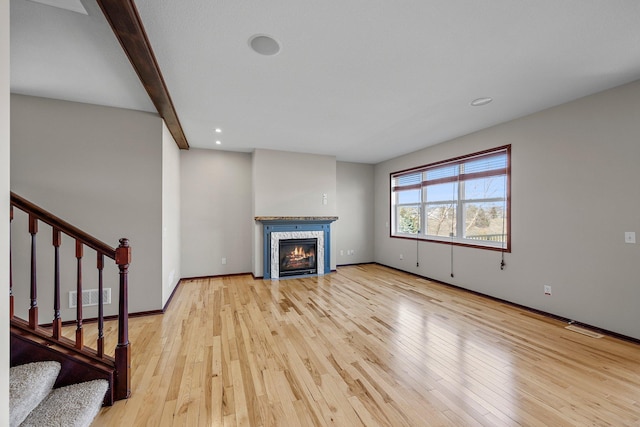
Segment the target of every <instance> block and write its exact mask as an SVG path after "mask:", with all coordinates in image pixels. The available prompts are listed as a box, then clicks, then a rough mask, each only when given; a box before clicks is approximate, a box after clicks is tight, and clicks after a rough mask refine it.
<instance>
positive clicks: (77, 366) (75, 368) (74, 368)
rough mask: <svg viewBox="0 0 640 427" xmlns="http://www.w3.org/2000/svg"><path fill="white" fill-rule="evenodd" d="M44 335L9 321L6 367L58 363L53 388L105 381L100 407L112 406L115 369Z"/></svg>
mask: <svg viewBox="0 0 640 427" xmlns="http://www.w3.org/2000/svg"><path fill="white" fill-rule="evenodd" d="M46 335H47V334H46V332H43V331H38V330H36V331H33V330H31V329H29V328H28V326H24V325H22V324H21V322H19V321H16V320H12V321H11V343H10V349H11V355H10V366H17V365H23V364H25V363H32V362H41V361H46V360H53V361H56V362H59V363H60V365H61V366H62V368H61V370H60V374H59V375H58V378H57V380H56V383H55V385H54V387H55V388H58V387H64V386H67V385H71V384H75V383H80V382H85V381H90V380H97V379H104V380H107V381H108V383H109V389H108V390H107V393H106V394H105V397H104V402H103V404H104V405H105V406H111V405H113V402H114V389H115V387H114V381H115V379H114V378H115V366H111V365H110V364H109V363H108V361H104V360H101V359H99V358H97V357H92V356H91V355H90V354H87V353H85V352H81V351H78V350H77V349H75V348H73V347H72V346H65V345H63V344H61V343H60V342H57V341H55V340H54V339H53V338H51V337H47V336H46Z"/></svg>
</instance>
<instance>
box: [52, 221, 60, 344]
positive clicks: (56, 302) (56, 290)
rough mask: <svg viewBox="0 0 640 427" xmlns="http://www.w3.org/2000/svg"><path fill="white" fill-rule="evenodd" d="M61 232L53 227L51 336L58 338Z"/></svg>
mask: <svg viewBox="0 0 640 427" xmlns="http://www.w3.org/2000/svg"><path fill="white" fill-rule="evenodd" d="M61 244H62V233H61V232H60V230H59V229H57V228H55V227H53V248H54V261H53V267H54V272H53V274H54V277H53V322H52V323H53V324H52V327H53V337H54V338H55V339H59V338H60V336H61V334H62V318H61V317H60V245H61Z"/></svg>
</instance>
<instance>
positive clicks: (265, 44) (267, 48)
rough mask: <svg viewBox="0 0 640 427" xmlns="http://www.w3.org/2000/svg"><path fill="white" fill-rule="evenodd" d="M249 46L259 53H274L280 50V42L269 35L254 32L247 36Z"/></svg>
mask: <svg viewBox="0 0 640 427" xmlns="http://www.w3.org/2000/svg"><path fill="white" fill-rule="evenodd" d="M249 46H250V47H251V49H253V50H254V51H255V52H257V53H259V54H260V55H267V56H271V55H275V54H277V53H278V52H280V44H279V43H278V42H277V41H276V39H274V38H273V37H271V36H267V35H265V34H255V35H253V36H251V37H249Z"/></svg>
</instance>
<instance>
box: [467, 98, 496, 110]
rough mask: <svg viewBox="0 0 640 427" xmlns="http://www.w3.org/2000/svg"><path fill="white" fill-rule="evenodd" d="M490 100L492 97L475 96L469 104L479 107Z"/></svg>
mask: <svg viewBox="0 0 640 427" xmlns="http://www.w3.org/2000/svg"><path fill="white" fill-rule="evenodd" d="M491 101H493V98H489V97H488V96H487V97H484V98H476V99H474V100H473V101H471V106H472V107H480V106H482V105H487V104H488V103H490V102H491Z"/></svg>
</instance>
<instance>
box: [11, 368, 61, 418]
mask: <svg viewBox="0 0 640 427" xmlns="http://www.w3.org/2000/svg"><path fill="white" fill-rule="evenodd" d="M59 372H60V364H59V363H58V362H36V363H27V364H25V365H20V366H14V367H13V368H11V369H10V370H9V400H10V407H11V410H10V413H9V425H10V426H11V427H16V426H18V425H20V423H21V422H22V421H23V420H24V419H25V418H26V417H27V416H28V415H29V413H30V412H31V411H32V410H33V409H34V408H35V407H37V406H38V405H39V404H40V403H41V402H42V400H43V399H44V398H46V397H47V395H48V394H49V393H50V392H51V389H52V388H53V384H54V383H55V382H56V378H57V377H58V373H59Z"/></svg>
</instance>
